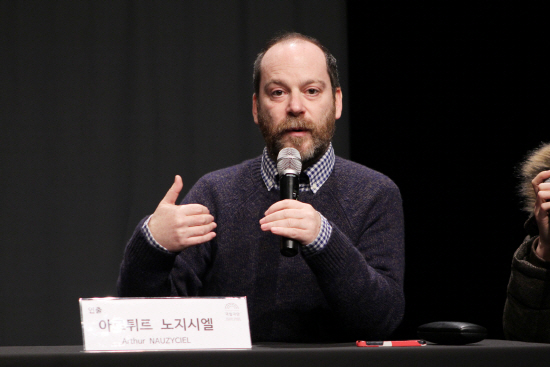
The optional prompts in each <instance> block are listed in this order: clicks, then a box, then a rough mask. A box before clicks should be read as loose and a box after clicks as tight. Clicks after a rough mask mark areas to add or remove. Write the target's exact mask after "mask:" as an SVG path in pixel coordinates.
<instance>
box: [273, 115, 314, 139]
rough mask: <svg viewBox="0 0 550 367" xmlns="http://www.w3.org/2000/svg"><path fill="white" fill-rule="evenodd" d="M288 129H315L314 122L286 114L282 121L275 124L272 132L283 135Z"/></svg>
mask: <svg viewBox="0 0 550 367" xmlns="http://www.w3.org/2000/svg"><path fill="white" fill-rule="evenodd" d="M288 130H308V131H313V130H315V124H314V123H313V122H311V121H308V120H306V119H303V118H299V117H293V116H287V117H286V118H285V120H284V121H283V122H281V123H280V124H278V125H277V126H275V128H274V131H273V132H274V133H275V135H277V136H282V135H284V134H285V133H286V132H287V131H288Z"/></svg>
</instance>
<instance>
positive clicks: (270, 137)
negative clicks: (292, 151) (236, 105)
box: [258, 103, 336, 169]
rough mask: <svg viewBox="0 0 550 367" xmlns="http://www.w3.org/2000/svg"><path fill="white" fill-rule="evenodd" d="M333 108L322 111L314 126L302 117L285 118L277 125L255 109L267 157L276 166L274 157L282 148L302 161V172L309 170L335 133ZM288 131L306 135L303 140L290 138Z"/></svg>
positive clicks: (262, 111) (259, 107)
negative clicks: (297, 131) (298, 156)
mask: <svg viewBox="0 0 550 367" xmlns="http://www.w3.org/2000/svg"><path fill="white" fill-rule="evenodd" d="M335 112H336V106H335V104H334V103H333V104H332V108H330V109H328V110H327V111H325V113H324V114H323V116H322V117H321V120H320V121H319V122H318V123H315V122H313V121H311V120H309V119H305V118H303V117H294V116H287V117H286V118H285V119H284V120H283V121H281V122H280V123H278V124H274V123H273V119H272V118H271V116H269V114H268V113H267V112H266V111H264V110H263V109H262V108H261V106H258V125H260V131H261V132H262V135H263V137H264V140H265V143H266V147H267V153H268V154H269V157H270V158H271V159H273V160H274V161H275V162H277V155H278V154H279V151H280V150H281V149H283V148H296V149H297V150H298V151H299V152H300V156H301V157H302V169H305V168H307V167H310V166H311V165H313V164H314V163H315V162H317V161H318V160H319V158H321V157H322V156H323V154H325V152H326V151H327V149H328V147H329V145H330V141H331V140H332V137H333V136H334V131H335V130H336V118H335ZM291 130H302V131H307V132H309V134H307V135H306V136H291V135H288V134H287V133H288V132H289V131H291Z"/></svg>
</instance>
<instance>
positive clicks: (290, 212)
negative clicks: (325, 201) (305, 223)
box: [260, 209, 306, 224]
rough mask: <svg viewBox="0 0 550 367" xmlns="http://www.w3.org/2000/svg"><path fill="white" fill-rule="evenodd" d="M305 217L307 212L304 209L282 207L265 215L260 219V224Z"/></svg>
mask: <svg viewBox="0 0 550 367" xmlns="http://www.w3.org/2000/svg"><path fill="white" fill-rule="evenodd" d="M305 217H306V212H305V211H304V210H303V209H282V210H279V211H276V212H274V213H271V214H269V215H266V216H265V217H263V218H262V219H261V220H260V224H264V223H270V222H274V221H280V220H283V219H289V218H295V219H303V218H305Z"/></svg>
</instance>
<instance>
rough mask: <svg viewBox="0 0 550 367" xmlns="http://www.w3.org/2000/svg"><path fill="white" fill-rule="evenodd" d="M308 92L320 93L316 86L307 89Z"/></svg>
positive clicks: (311, 93)
mask: <svg viewBox="0 0 550 367" xmlns="http://www.w3.org/2000/svg"><path fill="white" fill-rule="evenodd" d="M306 93H307V94H310V95H314V94H317V93H319V91H318V90H317V89H315V88H309V89H308V90H307V91H306Z"/></svg>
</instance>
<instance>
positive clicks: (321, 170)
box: [261, 143, 335, 194]
mask: <svg viewBox="0 0 550 367" xmlns="http://www.w3.org/2000/svg"><path fill="white" fill-rule="evenodd" d="M334 159H335V156H334V148H332V143H331V144H330V145H329V147H328V149H327V151H326V152H325V154H323V156H322V157H321V159H319V160H318V161H317V162H316V163H315V164H314V165H313V166H311V167H309V168H308V169H306V170H305V171H304V172H302V174H300V176H301V177H300V192H304V191H312V192H313V193H314V194H316V193H317V191H318V190H319V189H320V188H321V186H323V184H324V183H325V182H326V180H327V179H328V177H329V176H330V174H331V173H332V169H333V168H334ZM261 173H262V179H263V180H264V183H265V186H266V188H267V191H271V189H273V188H274V189H276V190H279V173H278V172H277V164H276V163H275V162H274V161H273V160H272V159H271V158H270V157H269V155H268V154H267V148H264V151H263V153H262V169H261ZM304 174H305V175H306V176H307V178H309V181H308V180H305V177H304V176H303V175H304Z"/></svg>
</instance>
